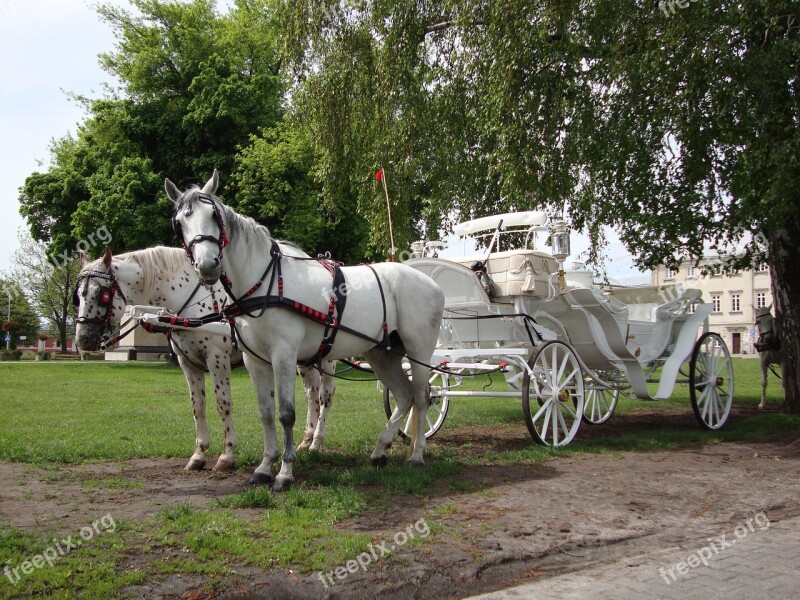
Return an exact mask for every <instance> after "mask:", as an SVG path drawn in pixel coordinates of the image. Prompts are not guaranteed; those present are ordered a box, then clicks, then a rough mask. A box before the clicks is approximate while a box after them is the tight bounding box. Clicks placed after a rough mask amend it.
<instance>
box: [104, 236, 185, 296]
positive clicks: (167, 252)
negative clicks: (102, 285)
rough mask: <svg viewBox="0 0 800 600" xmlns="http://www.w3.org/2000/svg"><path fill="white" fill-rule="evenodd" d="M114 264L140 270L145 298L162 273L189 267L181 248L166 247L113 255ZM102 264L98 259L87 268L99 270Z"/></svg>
mask: <svg viewBox="0 0 800 600" xmlns="http://www.w3.org/2000/svg"><path fill="white" fill-rule="evenodd" d="M114 262H119V263H125V264H136V265H139V267H140V268H141V270H142V288H143V292H144V297H146V298H147V297H150V295H151V294H152V293H153V289H154V288H155V286H156V282H157V281H158V280H159V279H160V278H161V276H163V274H164V273H167V274H172V273H175V272H178V271H181V270H183V269H186V268H187V267H188V266H189V264H188V261H187V258H186V253H185V252H184V251H183V249H182V248H172V247H168V246H155V247H153V248H145V249H143V250H134V251H132V252H126V253H124V254H119V255H115V256H114V257H113V258H112V264H113V263H114ZM102 264H103V259H102V258H98V259H97V260H95V261H93V262H92V263H90V264H89V265H88V266H89V268H91V269H99V268H100V266H101V265H102Z"/></svg>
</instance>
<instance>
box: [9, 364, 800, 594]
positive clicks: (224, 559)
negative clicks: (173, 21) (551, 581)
mask: <svg viewBox="0 0 800 600" xmlns="http://www.w3.org/2000/svg"><path fill="white" fill-rule="evenodd" d="M734 369H735V377H736V384H735V404H736V405H739V406H741V405H750V406H755V405H757V404H758V402H759V399H760V395H761V390H760V373H759V367H758V361H756V360H752V359H735V364H734ZM232 386H233V399H234V423H235V426H236V429H237V435H238V438H239V448H238V464H239V465H240V468H242V469H245V470H248V471H249V470H250V469H252V468H253V467H254V466H255V464H257V463H258V462H259V461H260V459H261V453H262V446H261V444H262V439H263V437H262V433H261V424H260V420H259V417H258V409H257V406H256V401H255V394H254V392H253V387H252V384H251V382H250V379H249V377H248V375H247V373H246V371H245V370H243V369H239V370H236V371H234V374H233V376H232ZM464 386H465V387H470V388H472V389H476V390H480V389H483V388H484V387H486V386H489V387H490V388H491V389H497V390H504V389H505V383H504V382H503V378H502V376H501V375H499V374H495V375H494V378H493V380H491V381H490V380H489V379H488V378H487V377H482V378H479V379H475V380H468V381H465V384H464ZM0 389H1V390H2V392H0V460H5V461H15V462H25V463H36V464H40V465H43V466H45V467H47V468H49V469H53V471H54V476H55V477H57V476H58V471H59V469H60V468H61V467H60V465H62V464H64V463H81V462H90V461H111V460H125V459H131V458H142V457H156V458H158V457H162V458H167V457H181V458H184V459H188V457H189V456H190V455H191V453H192V451H193V449H194V422H193V419H192V415H191V411H190V404H189V400H188V392H187V387H186V383H185V380H184V378H183V374H182V372H181V371H180V369H178V368H177V367H172V366H168V365H164V364H146V363H102V362H91V363H77V362H63V363H61V362H59V363H52V362H51V363H46V362H44V363H26V362H16V363H14V362H6V363H0ZM780 392H781V388H780V383H779V382H778V381H777V380H775V379H774V378H772V379H771V382H770V388H769V394H768V400H769V401H770V403H771V405H772V406H778V405H779V403H780V400H779V397H780ZM208 397H209V398H213V394H212V390H211V389H209V390H208ZM659 406H660V407H663V408H665V409H667V411H671V410H681V411H686V412H687V414H691V406H690V404H689V394H688V388H687V386H686V385H679V386H677V387H676V390H675V394H674V396H673V397H672V398H671V399H669V400H666V401H663V402H659V403H654V402H643V401H639V400H630V399H621V401H620V405H619V407H618V412H619V414H622V415H624V414H626V413H631V412H633V411H637V410H642V409H652V408H654V407H659ZM207 414H208V424H209V430H210V433H211V450H210V451H209V459H210V462H211V463H212V464H213V460H215V458H216V453H217V452H218V451H219V448H220V444H221V438H222V436H221V424H220V420H219V418H218V416H217V414H216V407H215V406H214V405H213V400H212V403H211V404H209V406H208V407H207ZM305 415H306V407H305V398H304V395H303V390H302V386H301V383H300V381H299V379H298V384H297V425H296V427H295V437H296V440H298V441H299V439H300V437H301V436H302V430H303V423H304V422H305ZM614 418H615V417H612V421H613V419H614ZM385 422H386V417H385V415H384V412H383V402H382V396H381V393H380V391H379V390H378V388H377V385H376V383H375V382H371V381H359V382H350V381H339V382H338V383H337V392H336V395H335V397H334V403H333V409H332V412H331V417H330V420H329V424H328V435H327V437H326V440H325V447H324V451H323V452H322V453H307V452H306V453H301V454H299V455H298V463H297V465H296V468H295V474H296V475H297V477H298V484H297V486H296V487H295V488H294V489H293V490H291V491H290V492H289V493H287V494H282V495H276V494H273V493H271V492H270V491H269V490H268V489H265V488H260V489H245V490H243V491H241V492H239V493H237V494H233V495H231V496H225V497H220V498H219V499H217V500H216V501H215V503H214V505H213V506H212V507H211V508H209V509H203V510H201V509H199V508H198V507H196V506H194V505H192V504H186V503H183V504H177V505H175V506H172V507H167V508H165V509H163V510H162V511H160V512H159V513H158V514H157V515H156V516H155V517H154V518H151V519H149V520H147V521H145V522H141V523H131V522H129V523H120V524H119V527H118V528H117V530H116V531H115V532H114V533H113V534H107V535H104V536H101V537H99V538H98V539H97V540H96V541H95V542H96V543H92V544H91V545H88V544H87V546H86V547H82V548H80V549H78V550H75V551H73V552H71V553H70V554H69V555H67V556H65V557H63V558H62V559H61V560H59V562H57V563H56V565H54V566H53V567H48V568H41V569H37V570H36V571H35V572H34V573H33V574H31V575H30V576H28V577H26V578H25V579H24V580H23V581H20V582H19V583H18V584H17V586H16V587H12V586H11V584H10V583H8V581H7V580H6V579H5V578H4V577H0V598H5V597H20V596H21V597H45V596H47V597H64V598H69V597H74V595H75V594H80V595H82V596H84V597H98V598H107V597H111V596H113V595H114V594H115V593H116V591H117V590H119V589H121V588H122V587H124V586H126V585H131V584H137V583H141V582H143V581H146V580H152V579H154V578H155V579H158V578H160V577H164V576H167V575H168V574H171V573H183V574H192V573H197V574H202V575H204V576H206V577H208V579H209V581H210V582H211V583H210V584H209V585H211V586H212V587H213V585H214V582H215V581H221V580H224V579H225V578H226V577H228V576H230V574H231V573H232V572H233V570H235V568H236V565H240V564H250V565H255V566H258V567H261V568H265V569H267V568H270V566H273V565H276V564H277V565H280V567H281V568H286V569H289V568H291V569H296V570H298V571H299V572H303V573H309V572H312V571H315V570H323V571H324V570H330V569H331V568H334V567H336V566H337V565H340V564H342V563H343V562H344V561H346V560H348V559H350V558H353V557H354V556H356V555H357V554H358V553H359V552H361V551H363V549H364V547H365V545H366V544H368V543H369V541H370V540H369V539H368V537H367V536H364V535H363V534H358V533H350V532H346V531H342V530H341V529H338V530H334V529H333V526H334V525H335V524H337V523H341V522H342V521H343V520H346V519H349V518H351V517H353V516H356V515H359V514H362V513H363V512H364V511H365V510H366V507H368V506H369V507H372V510H375V508H376V507H378V508H379V507H381V506H385V503H386V502H387V500H386V498H387V497H391V496H393V495H396V494H412V495H416V496H418V497H420V500H421V501H422V500H423V499H424V497H425V496H426V495H427V494H429V493H430V492H431V491H432V490H434V489H435V488H436V487H437V486H441V485H442V484H445V483H446V485H448V486H449V487H450V489H452V490H460V491H468V490H469V489H472V488H470V487H469V484H468V483H466V482H465V483H463V485H460V484H461V483H462V482H461V481H460V480H459V475H460V474H461V473H462V471H463V470H464V469H465V467H466V466H467V465H469V464H478V463H480V464H497V463H505V464H509V463H511V464H527V463H530V462H535V461H540V460H543V459H544V458H546V457H549V456H553V455H564V454H570V453H576V452H608V451H614V452H616V451H620V450H651V451H652V450H655V451H657V450H659V449H663V448H668V447H676V446H681V445H688V444H695V443H703V442H712V443H713V442H719V441H728V440H743V439H751V438H753V437H764V436H768V435H771V434H794V433H796V432H798V431H800V418H798V417H795V416H788V415H784V414H780V413H779V412H777V411H770V412H769V413H768V414H763V415H760V414H759V415H752V416H748V415H745V416H739V417H737V419H735V422H733V423H730V424H729V425H728V426H726V427H725V428H723V429H722V430H721V431H715V432H709V431H705V430H703V429H702V428H700V427H699V426H694V427H687V428H686V429H680V430H676V429H675V428H671V427H669V426H668V425H666V424H665V426H664V427H663V428H661V429H658V428H656V429H655V430H653V429H652V428H651V429H649V430H648V431H647V432H641V433H639V432H632V433H625V434H621V435H607V436H606V435H594V436H591V439H588V440H582V439H581V432H579V433H578V437H577V438H576V440H575V441H573V443H572V444H571V445H570V446H569V447H568V448H565V449H560V450H555V451H554V450H551V449H547V448H542V447H539V446H536V445H535V444H534V443H533V442H532V441H531V442H530V445H523V446H522V447H521V448H520V444H519V443H517V444H516V449H514V450H504V449H503V448H502V447H498V448H497V449H496V450H489V451H488V452H487V451H481V452H478V451H474V450H470V444H471V440H470V439H469V432H470V431H471V430H473V429H483V430H486V429H487V428H488V429H489V430H495V431H497V432H498V436H500V435H504V436H505V437H506V438H508V437H512V438H513V437H514V436H518V437H520V439H529V438H526V436H527V430H526V428H525V423H524V420H523V417H522V411H521V407H520V404H519V402H518V401H517V400H514V399H497V398H457V399H454V400H453V402H452V404H451V407H450V412H449V415H448V417H447V420H446V421H445V423H444V425H443V431H447V430H453V431H464V432H465V433H464V436H463V439H459V441H458V442H457V443H453V441H452V437H451V441H450V442H449V443H447V444H445V443H440V444H437V443H436V442H435V440H434V441H433V442H431V444H430V447H429V452H428V454H427V455H426V459H427V460H426V466H425V467H424V468H423V469H412V468H408V467H406V466H404V465H403V464H402V461H403V458H404V452H405V450H404V448H403V445H402V444H399V443H398V444H395V447H394V448H393V449H392V459H391V463H390V466H389V467H387V468H385V469H380V470H376V469H373V468H372V467H370V466H368V463H369V454H370V452H371V451H372V447H373V445H374V442H375V438H376V436H377V434H378V432H379V431H380V429H381V428H382V427H383V426H384V425H385ZM583 427H584V428H585V427H587V426H586V425H584V426H583ZM601 428H602V426H601ZM582 431H583V430H582ZM243 475H244V474H243ZM134 485H136V483H135V482H131V481H129V480H127V479H125V478H123V477H111V478H105V479H102V480H96V479H89V480H86V481H84V482H83V488H84V489H85V490H86V491H87V492H88V493H90V492H91V491H92V490H93V489H94V488H96V487H98V486H103V487H105V488H113V489H115V490H119V491H120V492H121V493H124V491H125V490H126V489H131V486H134ZM138 485H141V484H138ZM242 508H245V509H260V512H259V513H258V514H259V516H257V517H242V516H241V515H240V514H239V513H237V512H236V511H237V510H238V509H242ZM423 512H424V511H423ZM426 514H427V513H426ZM427 516H428V517H429V522H430V523H431V527H432V531H433V532H434V535H435V531H436V522H435V519H436V515H435V514H433V513H431V514H428V515H427ZM48 545H49V541H48V538H45V537H39V536H36V535H33V534H30V533H25V532H20V531H17V530H14V529H12V528H9V527H7V526H6V524H3V523H2V522H0V563H3V562H5V563H6V564H10V565H19V564H21V563H22V561H24V560H26V559H29V558H30V557H31V556H33V555H35V554H37V553H40V552H42V551H43V550H44V549H45V548H47V546H48ZM132 548H137V549H140V550H141V549H143V550H141V551H142V552H144V553H145V554H146V553H147V552H148V551H152V552H153V558H152V560H150V561H147V560H144V561H143V562H142V564H140V565H139V566H138V567H137V569H135V570H125V573H124V575H123V574H121V571H120V568H121V565H122V564H123V562H124V561H125V560H126V559H125V557H126V552H129V551H130V550H131V549H132ZM150 548H153V549H155V548H178V549H180V553H181V556H184V555H185V558H171V559H169V560H166V561H165V560H162V558H161V555H160V554H158V553H157V552H156V551H155V550H148V549H150Z"/></svg>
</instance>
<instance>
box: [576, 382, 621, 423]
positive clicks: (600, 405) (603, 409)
mask: <svg viewBox="0 0 800 600" xmlns="http://www.w3.org/2000/svg"><path fill="white" fill-rule="evenodd" d="M617 400H619V390H614V389H609V388H607V387H600V386H598V385H597V384H596V383H594V382H592V383H590V384H589V385H588V386H587V387H586V398H585V399H584V403H583V421H584V423H589V424H590V425H600V424H602V423H605V422H606V421H608V420H609V419H610V418H611V415H613V414H614V409H615V408H616V407H617Z"/></svg>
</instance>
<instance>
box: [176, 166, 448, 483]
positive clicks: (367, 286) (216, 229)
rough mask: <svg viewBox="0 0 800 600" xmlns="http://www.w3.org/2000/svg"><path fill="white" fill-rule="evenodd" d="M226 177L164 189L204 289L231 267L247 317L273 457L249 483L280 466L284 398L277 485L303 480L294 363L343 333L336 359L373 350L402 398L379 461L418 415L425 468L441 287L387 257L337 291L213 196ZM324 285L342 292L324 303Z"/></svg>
mask: <svg viewBox="0 0 800 600" xmlns="http://www.w3.org/2000/svg"><path fill="white" fill-rule="evenodd" d="M217 183H218V178H217V172H216V171H214V174H213V176H212V177H211V179H210V180H209V181H208V182H207V183H206V184H205V185H204V186H203V188H202V189H200V188H197V187H194V188H190V189H188V190H187V191H186V192H181V191H180V190H178V188H177V187H176V186H175V184H173V183H172V182H171V181H169V180H166V181H165V185H164V187H165V189H166V191H167V195H168V196H169V198H170V199H171V200H172V201H173V202H174V203H175V213H174V215H173V226H174V227H175V230H176V233H178V234H179V236H180V237H181V238H182V239H183V241H184V245H185V247H186V248H187V250H188V252H189V253H190V254H191V255H192V262H193V264H194V267H195V272H196V273H197V276H198V278H199V279H200V281H202V282H203V283H204V284H205V285H214V284H216V283H217V281H220V278H221V277H222V275H223V272H224V274H225V275H226V278H225V279H224V280H223V281H225V282H226V285H227V286H228V289H229V293H230V295H231V298H232V300H233V305H232V308H233V309H234V311H235V312H238V313H239V316H236V322H237V324H238V327H239V334H240V336H241V339H242V342H243V349H244V351H245V364H246V365H247V369H248V371H249V372H250V375H251V377H252V379H253V383H254V384H255V389H256V394H257V396H258V402H259V408H260V410H261V423H262V426H263V429H264V458H263V460H262V462H261V464H260V465H259V466H258V467H257V468H256V470H255V472H254V473H253V475H252V476H251V478H250V482H251V483H259V484H263V483H268V482H270V481H272V480H273V479H272V465H273V463H274V462H275V461H276V460H277V458H278V439H277V431H276V427H275V395H276V394H277V397H278V398H277V399H278V418H279V420H280V422H281V425H282V426H283V439H284V451H283V456H282V463H281V469H280V472H279V473H278V475H277V476H276V477H275V479H274V485H273V490H275V491H281V490H285V489H287V487H289V486H290V485H291V484H292V482H293V481H294V475H293V474H292V468H293V465H294V462H295V448H294V438H293V432H292V429H293V426H294V421H295V410H294V383H293V373H294V369H295V365H296V364H297V362H298V359H302V360H304V361H305V360H313V358H314V357H316V356H318V353H319V351H320V349H321V348H322V346H323V345H325V341H324V340H326V339H327V340H328V341H330V334H331V332H332V331H338V336H336V338H335V342H331V344H332V345H331V346H330V348H329V351H330V353H329V354H328V355H327V356H328V358H331V359H334V358H347V357H351V356H356V355H359V354H363V355H365V356H366V357H367V359H368V360H369V363H370V365H371V366H372V368H373V370H374V371H375V373H376V375H377V376H378V378H379V379H380V380H381V381H382V382H383V383H384V384H385V385H386V386H387V387H388V388H389V389H390V390H391V391H392V393H393V394H394V397H395V399H396V402H397V405H396V408H395V410H394V412H393V413H392V416H391V417H390V418H389V423H388V424H387V425H386V427H385V428H384V429H383V431H381V433H380V435H379V436H378V439H377V441H376V442H375V448H374V450H373V452H372V455H371V460H372V462H373V464H375V465H378V466H380V465H384V464H386V463H387V461H388V457H387V455H386V451H387V449H388V448H389V446H390V445H391V443H392V440H393V439H394V437H395V435H396V434H397V432H398V430H399V429H400V426H401V423H402V421H403V420H404V419H405V418H406V416H408V415H409V412H411V431H410V434H411V435H410V437H411V454H410V457H409V463H411V464H416V465H421V464H422V463H423V455H424V452H425V446H426V444H425V435H424V432H425V424H426V416H427V411H428V402H429V398H428V392H429V389H428V375H429V373H430V367H429V366H428V364H429V363H430V360H431V357H432V355H433V351H434V349H435V347H436V342H437V338H438V335H439V327H440V325H441V322H442V313H443V311H444V293H443V292H442V290H441V288H439V286H438V285H436V283H435V282H434V281H433V280H432V279H430V278H429V277H427V276H426V275H424V274H422V273H420V272H419V271H416V270H414V269H412V268H410V267H408V266H406V265H402V264H399V263H380V264H375V265H360V266H354V267H345V268H343V269H341V272H342V273H344V275H343V277H344V278H345V282H344V283H342V284H341V285H338V286H337V285H334V286H333V288H334V289H332V277H331V273H329V272H328V271H327V270H326V269H324V268H321V267H320V265H319V264H318V263H317V262H315V261H309V260H302V259H301V260H298V259H296V258H293V257H291V255H290V254H288V253H287V248H286V246H285V245H283V244H280V243H278V242H277V241H275V240H273V239H272V237H271V236H270V233H269V230H268V229H267V228H266V227H263V226H261V225H258V224H257V223H256V222H255V221H253V220H252V219H249V218H247V217H243V216H241V215H239V214H238V213H236V212H235V211H234V210H233V209H231V208H230V207H228V206H225V205H224V204H222V202H221V201H220V200H219V199H218V198H217V197H216V196H215V195H214V194H215V192H216V189H217ZM335 281H336V273H334V277H333V282H335ZM335 289H338V290H339V300H341V298H342V297H345V298H346V310H343V311H341V312H340V313H339V316H338V317H334V315H333V314H332V312H333V308H334V301H335V300H337V298H336V292H335ZM321 290H329V291H330V292H331V293H332V294H333V295H332V296H331V297H330V298H329V299H327V300H326V299H323V298H321V294H320V291H321ZM337 304H338V302H337ZM267 311H269V312H267ZM340 317H341V318H340ZM342 319H343V320H342ZM345 323H347V325H346V324H345ZM321 341H322V342H323V343H322V344H321V343H320V342H321ZM404 353H405V354H407V355H408V357H409V359H412V358H413V359H414V360H413V361H412V363H411V373H412V375H411V379H410V380H409V377H408V376H407V374H406V372H405V370H404V369H403V354H404Z"/></svg>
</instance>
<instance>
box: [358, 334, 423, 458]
mask: <svg viewBox="0 0 800 600" xmlns="http://www.w3.org/2000/svg"><path fill="white" fill-rule="evenodd" d="M365 355H366V357H367V360H368V361H369V364H370V366H371V367H372V369H373V371H375V374H376V375H377V376H378V379H380V380H381V382H382V383H383V385H385V386H386V387H388V388H389V389H390V390H392V393H393V394H394V398H395V401H396V403H397V405H396V407H395V409H394V412H393V413H392V416H391V417H389V422H388V423H387V424H386V427H385V428H384V429H383V430H382V431H381V432H380V434H379V435H378V439H377V440H376V442H375V449H374V450H373V451H372V454H371V455H370V461H371V462H372V464H373V465H374V466H376V467H383V466H385V465H386V464H387V463H388V462H389V458H388V457H387V456H386V452H387V450H388V449H389V448H390V447H391V445H392V440H394V436H396V435H397V432H398V431H399V430H400V425H401V424H402V422H403V419H405V418H406V415H408V412H409V411H410V410H411V406H412V387H411V382H410V381H409V380H408V376H407V375H406V374H405V372H404V371H403V366H402V357H400V356H398V355H397V354H392V353H389V352H387V351H386V350H384V349H383V348H380V347H375V348H372V349H371V350H368V351H367V352H365Z"/></svg>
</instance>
